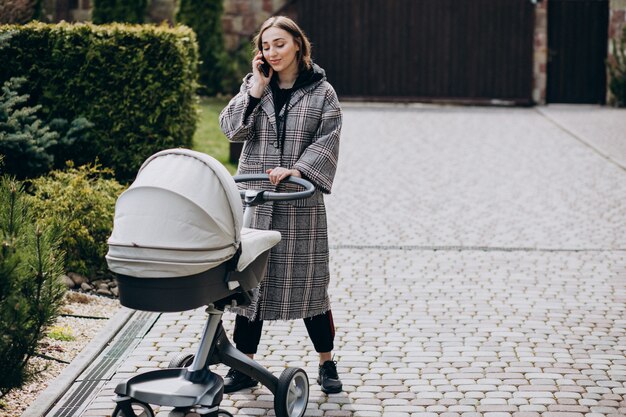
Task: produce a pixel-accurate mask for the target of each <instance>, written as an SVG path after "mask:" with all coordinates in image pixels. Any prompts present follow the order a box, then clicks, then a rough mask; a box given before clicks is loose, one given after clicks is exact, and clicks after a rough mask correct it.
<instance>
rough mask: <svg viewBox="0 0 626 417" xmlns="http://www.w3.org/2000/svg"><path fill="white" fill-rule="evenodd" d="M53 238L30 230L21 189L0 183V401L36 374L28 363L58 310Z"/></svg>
mask: <svg viewBox="0 0 626 417" xmlns="http://www.w3.org/2000/svg"><path fill="white" fill-rule="evenodd" d="M59 232H60V229H59V227H58V225H54V226H50V227H46V228H39V227H37V226H35V224H34V221H33V217H32V209H31V208H30V207H29V205H28V202H27V199H26V197H25V193H24V191H23V187H22V185H21V184H20V183H19V182H17V181H16V180H15V179H12V178H9V177H7V176H3V177H2V178H0V238H1V239H2V246H1V247H0V357H1V358H2V360H1V361H0V397H1V396H4V395H6V394H7V393H8V392H9V391H10V390H12V389H14V388H17V387H20V386H22V385H23V384H24V383H25V382H26V381H28V379H29V378H30V377H31V376H32V375H33V373H34V372H36V370H33V369H30V368H29V367H28V360H29V359H30V358H31V357H32V356H33V355H34V354H35V353H36V350H37V346H38V343H39V341H40V340H41V339H42V338H43V337H44V333H45V330H46V328H47V327H49V326H50V325H51V324H52V323H53V322H54V320H55V318H56V317H57V316H58V314H59V310H60V308H61V306H62V303H63V295H64V292H65V286H64V285H63V283H62V281H61V279H60V276H61V273H62V264H63V258H62V255H63V254H62V252H61V251H59V249H58V237H59Z"/></svg>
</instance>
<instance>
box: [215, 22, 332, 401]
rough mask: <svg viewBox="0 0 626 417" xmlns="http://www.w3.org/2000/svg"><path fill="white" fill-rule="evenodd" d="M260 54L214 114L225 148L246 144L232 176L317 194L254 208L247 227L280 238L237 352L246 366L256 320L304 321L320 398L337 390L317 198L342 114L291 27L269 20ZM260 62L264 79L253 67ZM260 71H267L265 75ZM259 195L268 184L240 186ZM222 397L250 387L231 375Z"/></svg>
mask: <svg viewBox="0 0 626 417" xmlns="http://www.w3.org/2000/svg"><path fill="white" fill-rule="evenodd" d="M254 42H255V45H256V46H257V48H258V51H257V53H256V55H255V56H254V58H253V60H252V73H250V74H248V75H247V76H246V77H245V78H244V80H243V84H242V85H241V89H240V91H239V93H238V94H237V95H236V96H235V97H234V98H233V99H232V100H231V101H230V103H228V105H227V106H226V108H224V110H222V113H221V114H220V126H221V128H222V131H223V132H224V133H225V134H226V136H227V137H228V139H229V140H230V141H237V142H241V141H243V142H244V146H243V150H242V153H241V157H240V160H239V169H238V173H239V174H259V173H267V174H269V182H270V183H271V186H273V187H274V189H276V190H278V191H286V190H287V191H288V190H289V189H290V186H288V185H285V184H281V181H282V180H284V179H285V178H287V177H288V176H294V177H302V178H305V179H307V180H309V181H311V182H312V183H313V184H314V185H315V187H316V192H315V194H314V195H313V196H312V197H311V198H309V199H306V200H299V201H288V202H287V201H285V202H274V203H267V204H263V205H261V206H258V207H257V211H256V214H255V216H254V219H253V220H252V224H251V227H254V228H257V229H272V230H278V231H280V232H281V234H282V240H281V242H280V243H279V244H278V245H277V246H276V247H274V248H273V249H272V251H271V252H270V258H269V263H268V268H267V273H266V277H265V279H264V280H263V281H262V282H261V285H260V287H259V294H258V297H257V298H256V299H255V300H254V301H253V303H252V304H251V305H250V306H249V307H247V308H246V309H240V310H239V311H238V313H239V314H238V315H237V317H236V320H235V330H234V337H233V339H234V342H235V344H236V346H237V349H239V350H240V351H242V352H243V353H245V354H247V355H248V356H249V357H250V358H253V357H254V354H255V353H256V351H257V346H258V344H259V340H260V338H261V329H262V326H263V321H264V320H291V319H300V318H301V319H304V323H305V325H306V328H307V331H308V333H309V336H310V337H311V340H312V341H313V345H314V347H315V350H316V351H317V352H318V353H319V357H320V365H319V376H318V383H319V384H320V385H321V389H322V391H324V392H326V393H336V392H340V391H341V390H342V383H341V380H340V379H339V376H338V375H337V368H336V362H334V361H333V355H332V350H333V347H334V346H333V341H334V336H335V328H334V324H333V318H332V312H331V309H330V300H329V298H328V292H327V291H328V283H329V280H330V274H329V269H328V237H327V226H326V211H325V207H324V199H323V195H322V194H323V193H326V194H328V193H330V191H331V187H332V183H333V179H334V176H335V171H336V168H337V157H338V153H339V136H340V132H341V121H342V114H341V109H340V107H339V102H338V100H337V95H336V93H335V90H334V89H333V87H332V86H331V85H330V84H329V83H328V82H327V81H326V75H325V72H324V70H323V69H321V68H320V67H319V66H317V65H316V64H314V63H313V62H312V61H311V45H310V43H309V40H308V39H307V38H306V36H305V35H304V33H303V32H302V30H301V29H300V28H299V27H298V25H297V24H296V23H295V22H294V21H293V20H291V19H289V18H287V17H284V16H277V17H272V18H270V19H268V20H267V21H266V22H265V23H264V24H263V25H262V27H261V29H260V31H259V33H258V34H257V36H256V38H255V40H254ZM264 62H267V64H269V71H268V74H267V76H265V75H264V74H263V72H262V71H261V70H260V66H261V65H262V64H264ZM267 64H266V65H267ZM243 186H244V187H250V188H256V189H259V188H260V187H262V186H265V187H271V186H270V185H267V183H260V184H244V185H243ZM224 382H225V387H224V391H225V392H233V391H237V390H240V389H243V388H248V387H252V386H255V385H256V384H257V382H256V381H254V380H253V379H251V378H250V377H248V376H246V375H244V374H242V373H240V372H238V371H235V370H234V369H231V370H230V371H229V372H228V374H227V376H226V378H225V381H224Z"/></svg>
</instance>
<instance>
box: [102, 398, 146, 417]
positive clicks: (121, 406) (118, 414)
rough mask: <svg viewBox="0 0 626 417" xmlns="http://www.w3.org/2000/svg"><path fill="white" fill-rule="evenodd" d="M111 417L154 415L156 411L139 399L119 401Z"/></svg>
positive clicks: (144, 416)
mask: <svg viewBox="0 0 626 417" xmlns="http://www.w3.org/2000/svg"><path fill="white" fill-rule="evenodd" d="M111 417H154V411H152V408H150V406H149V405H148V404H145V403H142V402H139V401H124V402H121V403H118V404H117V405H116V406H115V410H113V414H111Z"/></svg>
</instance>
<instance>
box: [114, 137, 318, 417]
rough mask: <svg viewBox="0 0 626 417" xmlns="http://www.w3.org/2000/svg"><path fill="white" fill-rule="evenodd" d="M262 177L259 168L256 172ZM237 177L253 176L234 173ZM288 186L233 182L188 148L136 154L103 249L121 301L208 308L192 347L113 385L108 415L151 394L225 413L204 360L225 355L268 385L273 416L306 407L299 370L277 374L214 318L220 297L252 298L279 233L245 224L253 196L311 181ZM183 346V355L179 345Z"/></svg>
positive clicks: (243, 301)
mask: <svg viewBox="0 0 626 417" xmlns="http://www.w3.org/2000/svg"><path fill="white" fill-rule="evenodd" d="M264 177H266V176H264ZM240 179H241V180H242V181H248V180H253V179H256V180H258V179H259V176H242V177H241V178H240ZM293 182H297V183H298V184H300V185H303V186H305V187H307V188H308V189H307V190H306V191H301V192H297V193H291V194H282V193H273V192H264V191H258V192H257V191H246V192H245V193H244V192H241V193H240V192H239V191H238V190H237V186H236V184H235V180H234V179H233V178H232V177H231V176H230V174H229V173H228V171H227V170H226V168H224V166H222V164H220V163H219V162H218V161H217V160H215V159H213V158H212V157H210V156H208V155H206V154H203V153H200V152H195V151H191V150H187V149H170V150H166V151H162V152H159V153H157V154H155V155H153V156H151V157H150V158H148V159H147V160H146V162H144V164H143V165H142V166H141V168H140V170H139V172H138V174H137V178H136V179H135V181H134V182H133V184H132V185H131V186H130V187H129V189H128V190H126V191H125V192H124V193H123V194H122V195H121V196H120V197H119V199H118V201H117V204H116V207H115V219H114V226H113V233H112V235H111V237H110V238H109V242H108V243H109V252H108V254H107V256H106V259H107V262H108V265H109V269H111V271H113V272H114V273H115V274H116V279H117V282H118V288H119V296H120V302H121V304H122V305H124V306H126V307H129V308H133V309H138V310H147V311H157V312H174V311H184V310H190V309H194V308H197V307H201V306H207V313H208V315H209V317H208V319H207V323H206V325H205V328H204V331H203V336H202V340H201V342H200V344H199V346H198V349H197V352H196V354H195V355H187V356H186V357H184V358H182V357H181V358H179V359H174V360H173V361H172V363H171V366H172V367H170V368H168V369H161V370H156V371H151V372H146V373H144V374H141V375H138V376H135V377H133V378H130V379H129V380H128V381H125V382H122V383H120V384H119V385H118V386H117V387H116V389H115V392H116V394H117V398H116V399H115V401H116V402H117V406H116V408H115V411H114V412H113V417H121V416H124V417H135V416H145V417H153V416H154V412H153V411H152V409H151V407H150V405H149V404H158V405H164V406H171V407H178V408H184V409H192V408H193V409H194V411H195V412H196V413H198V414H201V415H209V416H228V415H230V414H229V413H228V412H226V411H224V410H220V409H219V404H220V402H221V400H222V397H223V385H224V383H223V379H222V378H221V377H220V376H219V375H217V374H215V373H213V372H212V371H211V370H210V369H209V365H214V364H217V363H224V364H225V365H227V366H230V367H232V368H234V369H236V370H238V371H241V372H243V373H245V374H247V375H249V376H251V377H252V378H254V379H256V380H257V381H259V382H260V383H262V384H263V385H265V386H266V387H268V388H269V389H270V391H272V393H273V394H274V408H275V411H276V415H277V416H278V417H300V416H302V415H303V414H304V412H305V410H306V407H307V402H308V396H309V383H308V377H307V375H306V373H305V372H304V371H303V370H302V369H298V368H286V369H285V370H284V371H283V373H282V374H281V376H280V377H279V378H276V377H275V376H274V375H273V374H271V373H270V372H269V371H267V370H266V369H265V368H263V367H261V366H260V365H259V364H258V363H256V362H254V361H252V360H251V359H249V358H248V357H247V356H246V355H244V354H242V353H241V352H239V351H238V350H237V349H235V348H234V347H233V346H232V345H231V344H230V342H229V340H228V338H227V336H226V333H225V331H224V329H223V327H222V320H221V317H222V314H223V313H224V309H225V308H226V307H227V306H232V305H238V306H245V305H247V304H249V303H250V301H251V299H252V297H253V295H254V290H255V288H257V286H258V285H259V283H260V282H261V280H262V279H263V276H264V274H265V269H266V265H267V259H268V256H269V251H270V249H271V248H272V247H273V246H275V245H276V244H277V243H278V242H279V241H280V233H278V232H275V231H264V230H255V229H249V228H246V227H243V225H244V215H243V206H242V202H241V198H242V197H245V199H244V201H245V202H246V218H247V217H249V215H250V210H254V206H255V205H258V204H262V203H263V202H265V201H267V200H278V199H294V198H302V197H306V196H310V195H311V194H312V193H313V192H314V188H313V186H312V185H311V184H310V183H308V182H306V181H302V180H295V181H293ZM183 356H184V355H183Z"/></svg>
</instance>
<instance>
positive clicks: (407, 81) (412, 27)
mask: <svg viewBox="0 0 626 417" xmlns="http://www.w3.org/2000/svg"><path fill="white" fill-rule="evenodd" d="M289 14H293V15H294V16H296V17H297V19H298V23H299V24H300V25H301V26H302V28H303V29H304V30H305V32H306V33H307V35H308V36H309V38H310V39H311V41H312V43H313V58H314V60H315V61H316V62H318V63H319V64H320V65H321V66H322V67H324V68H325V69H326V71H327V73H328V76H329V80H330V81H331V83H332V84H333V86H334V87H335V89H336V90H337V93H338V94H339V95H340V96H341V97H342V98H355V99H363V98H365V99H380V100H426V101H429V100H433V101H436V100H444V101H469V102H489V101H493V100H503V101H508V102H513V103H517V104H530V103H531V102H532V98H531V97H532V62H533V30H534V17H535V13H534V4H533V3H532V2H531V1H530V0H339V1H337V0H297V1H295V2H294V3H292V5H291V6H290V11H289Z"/></svg>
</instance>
